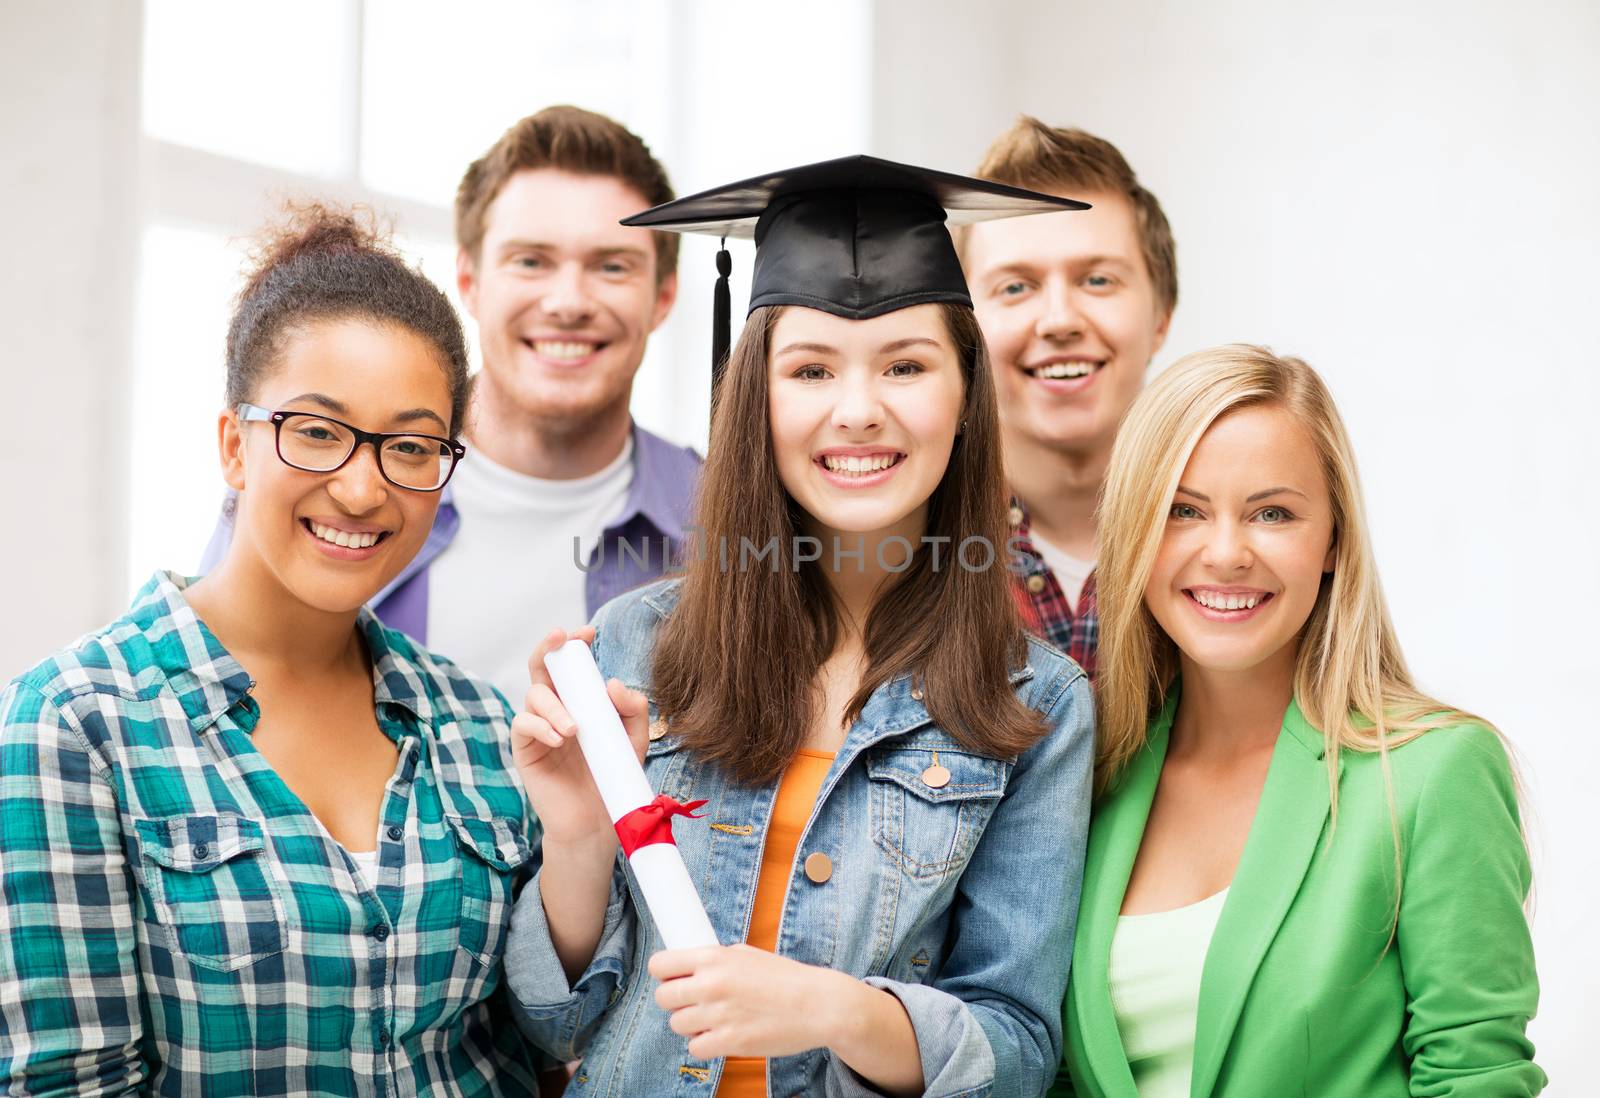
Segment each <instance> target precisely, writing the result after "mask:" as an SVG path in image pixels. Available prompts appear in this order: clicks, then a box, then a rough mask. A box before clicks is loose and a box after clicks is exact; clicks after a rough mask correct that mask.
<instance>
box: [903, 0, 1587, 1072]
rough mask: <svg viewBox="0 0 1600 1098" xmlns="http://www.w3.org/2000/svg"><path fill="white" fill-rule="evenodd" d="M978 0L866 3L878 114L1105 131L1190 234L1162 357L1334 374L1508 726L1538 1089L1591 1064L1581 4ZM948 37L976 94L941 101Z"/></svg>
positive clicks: (1417, 560)
mask: <svg viewBox="0 0 1600 1098" xmlns="http://www.w3.org/2000/svg"><path fill="white" fill-rule="evenodd" d="M974 8H975V6H973V5H967V4H961V3H948V4H947V3H943V2H940V3H933V4H927V3H910V2H908V0H885V2H884V3H882V4H880V6H879V16H878V30H877V33H878V36H879V39H880V41H882V40H884V39H886V38H892V37H895V36H896V28H904V30H903V31H902V32H901V33H900V34H899V35H898V37H899V39H900V41H901V42H902V52H903V53H905V54H907V55H909V56H912V57H916V58H917V59H919V61H920V64H918V65H916V66H909V65H907V66H897V67H896V68H895V70H894V74H893V75H892V76H889V75H883V76H881V77H880V79H879V80H878V82H877V83H876V85H875V87H876V89H877V91H878V93H879V97H880V98H879V100H878V102H877V103H876V104H875V117H876V120H877V126H878V128H877V129H876V130H875V135H874V136H875V142H876V144H877V145H878V146H879V147H881V148H884V149H892V150H893V151H894V152H895V153H896V154H899V155H902V156H905V157H909V158H913V159H922V160H926V161H928V162H930V163H933V164H938V165H940V166H946V167H956V168H970V167H971V166H973V165H974V164H975V163H976V160H977V156H978V154H979V152H980V151H981V150H982V148H983V147H984V145H985V144H986V143H987V140H988V139H989V138H990V137H992V136H993V134H994V133H995V132H998V130H999V129H1000V128H1001V127H1003V126H1004V125H1005V124H1007V123H1008V122H1009V120H1010V118H1011V117H1013V116H1014V114H1015V113H1016V112H1018V111H1027V112H1029V113H1032V114H1036V115H1038V116H1040V117H1042V118H1044V119H1045V120H1047V121H1049V122H1052V123H1055V124H1061V125H1077V126H1082V127H1083V128H1085V129H1088V130H1091V131H1093V132H1095V133H1099V134H1102V135H1103V136H1106V137H1108V138H1110V139H1111V140H1113V141H1115V142H1116V143H1117V144H1118V145H1119V146H1120V147H1121V148H1122V149H1123V151H1124V152H1125V153H1126V154H1127V156H1128V158H1129V160H1130V161H1131V162H1132V163H1133V164H1134V166H1135V168H1136V170H1137V171H1138V172H1139V174H1140V175H1141V176H1142V177H1143V179H1144V181H1145V182H1146V183H1147V184H1148V185H1149V186H1150V187H1151V189H1153V190H1154V191H1155V192H1156V193H1157V194H1158V195H1159V196H1160V197H1161V199H1162V202H1163V204H1164V206H1165V207H1166V209H1167V212H1168V215H1169V217H1170V219H1171V221H1172V223H1173V226H1174V230H1175V233H1176V236H1177V240H1178V257H1179V267H1180V278H1181V282H1182V287H1181V301H1180V304H1179V308H1178V314H1177V318H1176V321H1175V323H1174V325H1173V329H1172V333H1171V337H1170V339H1169V342H1168V344H1167V347H1166V349H1165V350H1164V352H1163V353H1162V355H1161V356H1160V357H1159V359H1158V365H1165V364H1166V363H1168V362H1170V361H1172V360H1173V359H1174V358H1175V357H1177V356H1178V355H1180V354H1182V353H1183V352H1186V351H1190V350H1195V349H1198V348H1200V347H1205V346H1210V345H1212V344H1216V343H1222V342H1231V341H1237V340H1243V341H1249V342H1260V343H1267V344H1270V345H1272V346H1273V347H1274V348H1275V349H1277V350H1280V351H1284V352H1290V353H1294V354H1298V355H1301V356H1302V357H1304V358H1306V359H1307V360H1308V361H1310V362H1311V363H1312V364H1313V365H1314V366H1316V367H1317V368H1319V369H1320V370H1321V371H1322V372H1323V374H1324V375H1325V376H1326V377H1327V378H1328V380H1329V382H1330V384H1331V385H1332V387H1333V389H1334V392H1335V394H1336V396H1337V397H1338V398H1339V401H1340V405H1341V408H1342V409H1343V411H1344V414H1345V416H1346V418H1347V421H1348V422H1349V425H1350V428H1351V430H1352V432H1353V433H1354V435H1355V439H1356V446H1357V453H1358V455H1359V457H1360V460H1361V466H1362V470H1363V475H1364V478H1365V486H1366V491H1367V500H1368V506H1369V510H1370V518H1371V521H1372V525H1373V527H1374V529H1375V531H1376V538H1377V545H1378V552H1379V562H1380V565H1381V567H1382V571H1383V576H1384V581H1385V584H1386V589H1387V592H1388V597H1389V602H1390V607H1391V610H1392V611H1393V614H1394V617H1395V620H1396V623H1397V627H1398V629H1399V631H1400V635H1401V639H1402V641H1403V642H1404V644H1405V646H1406V650H1407V652H1408V654H1409V656H1410V659H1411V663H1412V667H1413V670H1414V671H1415V672H1416V674H1417V675H1418V677H1419V678H1420V679H1421V681H1422V683H1423V685H1424V686H1425V687H1427V688H1429V689H1431V690H1433V691H1434V692H1436V693H1437V694H1439V695H1441V696H1442V697H1444V698H1447V699H1449V700H1450V701H1452V702H1455V703H1457V704H1459V705H1462V706H1465V707H1467V708H1470V709H1473V710H1476V711H1478V712H1480V713H1483V714H1484V715H1486V716H1488V717H1489V718H1491V719H1492V720H1494V721H1496V722H1497V723H1498V724H1499V725H1500V726H1501V727H1502V728H1503V729H1504V730H1505V731H1506V733H1507V734H1508V735H1509V736H1510V737H1511V738H1512V739H1513V740H1514V741H1515V743H1516V744H1517V745H1518V746H1519V747H1520V749H1521V750H1522V752H1523V754H1524V756H1525V762H1526V775H1527V778H1528V785H1529V791H1530V794H1531V796H1530V803H1531V806H1532V809H1533V816H1532V819H1531V820H1530V823H1531V825H1532V828H1533V831H1534V838H1535V844H1536V858H1537V860H1536V872H1537V882H1536V891H1537V900H1538V905H1537V912H1536V916H1535V920H1534V931H1535V941H1536V946H1537V949H1538V959H1539V968H1540V976H1541V980H1542V982H1543V999H1542V1006H1541V1011H1540V1016H1539V1018H1538V1019H1537V1020H1536V1022H1535V1023H1534V1027H1533V1035H1534V1039H1535V1041H1536V1042H1537V1044H1538V1045H1539V1058H1540V1060H1541V1061H1542V1062H1543V1063H1544V1065H1545V1066H1546V1069H1547V1070H1548V1071H1549V1072H1550V1074H1551V1076H1552V1078H1553V1079H1554V1080H1555V1083H1554V1085H1553V1086H1552V1088H1551V1093H1553V1094H1582V1093H1589V1092H1591V1091H1592V1090H1593V1089H1594V1084H1593V1080H1595V1079H1597V1078H1600V1072H1597V1071H1596V1070H1595V1069H1593V1068H1592V1067H1589V1066H1587V1065H1588V1064H1589V1062H1590V1060H1591V1058H1592V1057H1591V1055H1590V1048H1589V1046H1590V1045H1591V1044H1592V1040H1593V1036H1592V1031H1593V1028H1594V1025H1595V1023H1596V1022H1597V1021H1600V1013H1597V1012H1596V1011H1595V1009H1594V1007H1593V1006H1592V1005H1591V1004H1592V1003H1593V1002H1594V1001H1595V1000H1596V998H1597V996H1600V944H1597V939H1596V936H1595V934H1594V932H1593V928H1594V926H1595V925H1596V921H1597V916H1600V902H1597V891H1596V884H1595V876H1596V874H1595V872H1594V867H1595V865H1596V858H1595V854H1594V845H1593V844H1594V838H1595V831H1596V823H1597V821H1600V816H1597V812H1596V809H1595V807H1594V806H1595V802H1596V798H1595V796H1594V795H1593V793H1592V792H1590V788H1589V787H1590V783H1591V782H1592V781H1593V780H1594V775H1595V774H1596V773H1597V772H1600V747H1597V736H1596V735H1595V732H1594V724H1595V721H1594V718H1593V716H1592V715H1590V714H1589V713H1588V712H1587V711H1586V710H1585V709H1583V708H1580V705H1579V698H1580V690H1581V687H1582V686H1583V685H1585V684H1586V682H1587V676H1588V674H1590V673H1592V670H1591V669H1592V667H1593V665H1594V664H1595V662H1596V658H1597V657H1600V642H1597V641H1596V638H1595V618H1596V614H1597V612H1600V519H1597V515H1600V490H1597V489H1596V486H1595V479H1596V475H1597V473H1600V429H1597V428H1596V426H1595V421H1596V419H1597V417H1600V369H1597V365H1600V364H1597V363H1596V356H1595V352H1594V349H1593V340H1592V330H1591V327H1590V322H1589V320H1588V318H1590V317H1592V316H1593V315H1594V313H1595V308H1596V306H1595V300H1596V297H1597V292H1600V277H1597V274H1596V269H1597V262H1600V202H1597V200H1596V196H1597V193H1600V192H1597V184H1596V180H1597V179H1600V139H1597V137H1596V134H1597V133H1600V126H1597V125H1596V121H1595V111H1596V107H1597V106H1600V65H1596V63H1595V62H1596V58H1597V57H1600V6H1596V5H1594V4H1593V3H1590V2H1586V0H1570V2H1565V3H1561V2H1543V3H1532V4H1520V5H1515V6H1506V5H1501V4H1494V3H1488V2H1484V0H1472V2H1467V3H1461V2H1457V3H1442V2H1436V3H1406V4H1398V5H1397V4H1392V3H1379V2H1376V0H1352V2H1347V3H1342V4H1337V5H1315V6H1314V5H1309V4H1280V3H1274V2H1272V0H1232V2H1228V3H1207V4H1193V3H1186V2H1181V0H1172V2H1165V3H1163V2H1152V0H1140V2H1135V3H1121V4H1091V3H1053V2H1045V0H1031V2H1024V3H1020V4H1016V3H1013V4H1010V5H1007V6H1005V7H1004V8H999V7H995V6H992V5H990V6H985V7H984V9H983V12H984V14H983V15H982V16H981V17H979V16H975V15H974V14H973V11H974ZM1002 11H1003V12H1004V18H1003V19H1001V18H999V17H998V13H1000V12H1002ZM980 23H981V24H982V25H981V26H980ZM885 48H887V47H885ZM879 56H880V57H881V56H882V54H881V53H880V55H879ZM1001 56H1004V61H997V58H998V57H1001ZM964 68H965V69H967V71H970V72H971V73H972V74H973V76H974V80H975V82H976V84H977V86H975V87H972V88H971V89H970V90H971V98H970V99H969V100H966V101H963V102H960V103H959V104H958V109H957V110H956V111H955V112H954V113H953V114H952V115H951V116H950V117H949V118H937V119H931V118H930V117H929V116H928V113H927V112H928V110H929V108H931V107H936V106H942V105H945V104H949V103H951V102H952V100H953V98H958V97H954V96H953V93H952V76H953V75H954V74H959V73H960V72H962V70H963V69H964ZM997 89H999V91H998V92H997ZM975 121H982V122H987V123H988V124H989V128H988V132H987V133H983V134H974V132H973V131H972V129H971V128H970V124H971V123H973V122H975ZM1463 917H1467V915H1466V913H1463Z"/></svg>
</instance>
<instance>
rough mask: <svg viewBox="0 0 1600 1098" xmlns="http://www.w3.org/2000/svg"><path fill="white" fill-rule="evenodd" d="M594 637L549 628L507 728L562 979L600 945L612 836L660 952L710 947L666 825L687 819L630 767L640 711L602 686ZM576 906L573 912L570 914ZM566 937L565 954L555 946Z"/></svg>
mask: <svg viewBox="0 0 1600 1098" xmlns="http://www.w3.org/2000/svg"><path fill="white" fill-rule="evenodd" d="M593 639H594V631H593V629H592V628H584V629H580V630H578V631H576V632H574V633H572V634H571V635H570V639H569V635H568V634H566V633H564V632H562V631H561V630H555V631H553V632H552V633H551V634H550V635H549V636H547V637H546V638H545V639H544V640H543V641H541V642H540V644H539V646H538V648H536V649H535V650H534V653H533V656H532V657H531V658H530V659H529V661H528V670H529V674H530V676H531V678H532V680H533V685H532V687H531V688H530V689H529V691H528V695H527V700H526V709H525V711H524V712H522V713H520V714H518V715H517V716H516V718H515V719H514V720H513V722H512V741H513V746H512V751H513V758H514V760H515V762H516V765H517V769H518V771H519V772H520V773H521V775H522V780H523V784H524V786H525V787H526V789H527V791H528V797H529V800H530V801H531V802H532V804H533V808H534V811H535V812H536V813H538V815H539V819H540V822H541V823H542V824H543V826H544V832H545V838H544V846H545V871H544V873H543V879H542V882H541V888H542V890H543V893H544V905H545V911H546V916H547V918H548V921H549V923H550V928H551V938H552V941H553V944H555V946H556V949H557V952H558V953H559V954H560V955H561V957H562V962H563V965H564V967H566V968H567V970H568V974H569V977H571V976H573V975H575V974H576V973H575V972H574V969H575V968H576V971H577V972H581V971H582V969H583V967H585V966H586V965H587V963H588V960H589V958H590V957H592V956H593V952H594V947H595V945H596V944H597V943H598V936H599V933H600V930H601V925H600V924H601V923H602V922H603V920H604V912H605V899H606V891H605V890H607V889H609V882H610V868H611V865H612V862H613V860H614V858H615V856H616V849H617V846H616V843H617V837H618V836H621V837H622V840H623V846H624V850H625V852H626V853H627V855H628V860H629V865H630V867H631V868H632V869H633V874H634V877H635V879H637V880H638V882H639V886H640V890H641V891H642V892H643V893H644V898H645V904H646V905H647V906H648V907H649V909H650V914H651V917H652V918H653V919H654V920H655V923H656V926H657V927H658V928H659V929H660V931H661V935H662V938H663V940H664V941H665V942H666V945H667V947H668V948H669V949H673V948H684V947H690V946H705V945H715V944H716V936H715V933H714V932H713V931H712V929H711V924H710V921H709V920H708V919H707V918H706V914H705V909H704V907H703V906H702V905H701V903H700V900H699V897H698V895H696V893H695V890H694V885H693V883H692V882H691V881H690V879H689V875H688V872H687V871H686V870H685V869H684V866H683V859H682V858H681V857H680V856H679V854H678V849H677V847H676V846H675V845H674V844H673V843H672V831H671V820H672V816H674V815H681V814H686V813H684V812H683V810H682V806H678V805H677V804H676V802H672V801H671V799H670V798H663V797H657V796H655V794H654V793H653V792H652V791H651V789H650V786H649V783H648V781H647V780H646V778H645V775H644V770H643V767H642V766H641V765H640V763H641V760H642V759H643V757H644V753H645V748H646V745H647V744H648V732H647V728H648V723H649V704H648V702H647V701H646V699H645V697H644V696H643V695H642V694H640V693H638V692H637V691H633V690H629V689H627V688H626V687H624V686H623V685H622V684H621V683H620V682H618V681H617V680H615V679H613V680H611V681H610V682H609V683H603V682H602V681H601V679H600V674H599V671H598V669H597V668H596V667H595V665H594V659H593V657H592V656H591V655H590V653H589V650H588V643H589V642H590V641H592V640H593ZM558 689H559V691H560V693H559V695H558V693H557V690H558ZM602 859H603V863H602ZM602 869H603V871H604V876H603V880H602V878H601V870H602ZM552 870H555V871H556V872H555V873H554V874H552V872H551V871H552ZM552 876H554V877H555V878H556V879H555V880H552ZM569 885H570V887H567V886H569ZM552 886H555V893H556V894H557V896H558V899H557V900H556V901H553V900H552ZM574 893H576V894H575V895H574ZM574 901H577V903H576V905H575V906H576V907H577V908H580V909H582V911H583V914H582V915H578V916H574V915H573V914H572V910H573V908H574ZM590 913H592V917H590ZM558 924H561V925H560V926H558ZM569 929H570V930H572V931H574V932H575V933H574V934H572V935H570V937H572V938H574V939H575V940H574V941H572V942H570V943H565V944H570V945H571V946H572V947H573V948H572V949H571V950H570V951H569V949H567V948H563V946H564V942H563V939H564V938H567V937H569V935H567V934H566V933H564V932H565V931H567V930H569ZM569 952H570V953H571V956H570V957H569ZM579 962H581V963H579Z"/></svg>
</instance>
